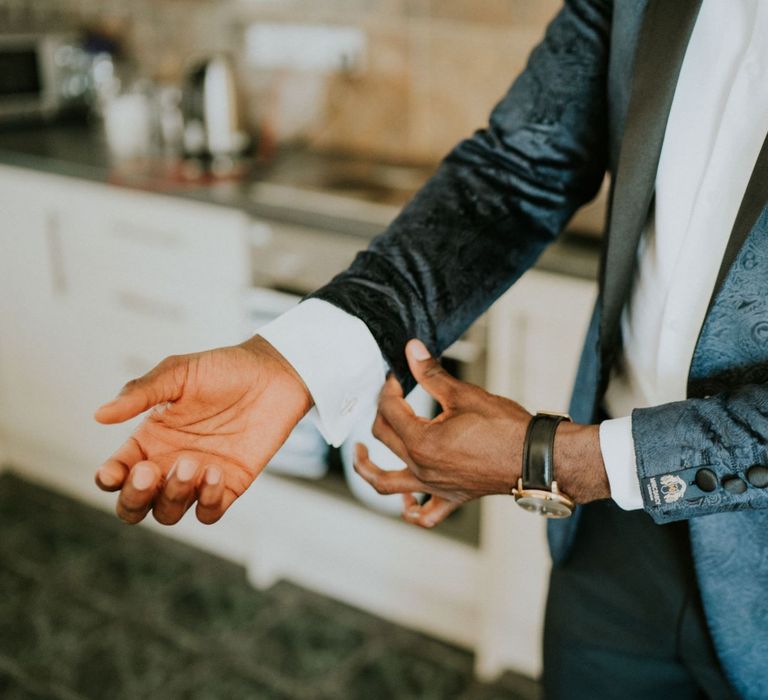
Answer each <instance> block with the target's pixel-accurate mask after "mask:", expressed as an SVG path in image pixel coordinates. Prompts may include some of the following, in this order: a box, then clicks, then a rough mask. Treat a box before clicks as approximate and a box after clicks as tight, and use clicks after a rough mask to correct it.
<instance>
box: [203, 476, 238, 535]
mask: <svg viewBox="0 0 768 700" xmlns="http://www.w3.org/2000/svg"><path fill="white" fill-rule="evenodd" d="M234 500H235V495H234V493H233V492H232V491H228V490H227V488H226V484H225V482H224V474H223V473H222V471H221V469H219V468H218V467H216V466H210V467H208V468H207V469H206V470H205V474H204V476H203V482H202V484H201V486H200V494H199V496H198V498H197V509H196V515H197V519H198V520H199V521H200V522H201V523H205V524H206V525H212V524H213V523H215V522H216V521H217V520H219V518H221V516H222V515H224V513H225V511H226V510H227V508H229V506H231V505H232V503H233V501H234Z"/></svg>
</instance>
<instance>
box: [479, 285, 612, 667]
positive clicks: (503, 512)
mask: <svg viewBox="0 0 768 700" xmlns="http://www.w3.org/2000/svg"><path fill="white" fill-rule="evenodd" d="M596 294H597V285H596V284H595V283H594V282H590V281H586V280H581V279H577V278H574V277H569V276H566V275H558V274H551V273H546V272H540V271H538V270H533V271H531V272H529V273H527V274H526V275H525V276H524V277H523V279H521V280H520V281H519V282H518V283H517V284H516V285H515V286H514V287H513V288H512V289H511V290H510V291H509V292H507V294H505V295H504V296H503V297H502V298H501V299H500V300H499V301H498V302H497V303H496V304H495V305H494V306H493V308H492V309H491V311H490V314H489V320H488V328H489V339H488V340H489V358H488V378H487V385H488V389H489V390H490V391H492V392H494V393H497V394H501V395H503V396H508V397H510V398H512V399H514V400H516V401H518V402H519V403H521V404H522V405H523V406H525V407H526V408H527V409H528V410H529V411H531V412H535V411H537V410H545V411H546V410H549V411H557V412H565V411H567V409H568V403H569V398H570V394H571V389H572V387H573V382H574V379H575V377H576V369H577V366H578V360H579V355H580V352H581V347H582V344H583V341H584V336H585V334H586V330H587V326H588V324H589V317H590V314H591V311H592V306H593V304H594V301H595V297H596ZM481 549H482V557H483V565H482V571H483V574H482V577H481V579H482V581H483V582H484V586H483V591H482V593H481V596H482V600H483V603H482V609H481V613H480V618H481V621H480V629H479V631H478V640H477V647H476V648H477V662H476V663H477V672H478V675H480V676H481V677H485V678H493V677H494V676H496V675H497V674H498V673H499V672H501V671H502V670H503V669H505V668H512V669H515V670H518V671H522V672H525V673H528V674H532V675H536V674H538V673H539V671H540V669H541V635H542V624H543V615H544V604H545V599H546V593H547V588H548V583H547V582H548V577H549V568H550V559H549V553H548V549H547V545H546V531H545V520H544V519H543V518H541V517H539V516H536V515H533V514H531V513H528V512H526V511H523V510H522V509H521V508H519V507H518V506H517V505H516V504H515V503H514V501H513V499H512V498H508V497H503V496H496V497H493V498H487V499H485V500H484V502H483V510H482V543H481Z"/></svg>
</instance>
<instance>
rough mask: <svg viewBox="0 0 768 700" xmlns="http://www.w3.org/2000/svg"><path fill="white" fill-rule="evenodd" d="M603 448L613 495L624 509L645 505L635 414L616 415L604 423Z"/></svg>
mask: <svg viewBox="0 0 768 700" xmlns="http://www.w3.org/2000/svg"><path fill="white" fill-rule="evenodd" d="M600 449H601V451H602V453H603V462H605V471H606V473H607V474H608V483H609V485H610V487H611V498H613V500H614V501H615V502H616V504H617V505H618V506H619V507H620V508H623V509H624V510H638V509H640V508H642V507H643V496H642V493H641V492H640V482H639V481H638V478H637V463H636V461H635V442H634V439H633V437H632V417H631V416H626V417H625V418H613V419H611V420H605V421H603V422H602V423H601V424H600Z"/></svg>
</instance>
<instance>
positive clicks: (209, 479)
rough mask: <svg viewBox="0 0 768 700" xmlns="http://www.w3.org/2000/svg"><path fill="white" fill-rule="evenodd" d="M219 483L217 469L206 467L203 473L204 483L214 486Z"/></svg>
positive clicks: (219, 477) (219, 476)
mask: <svg viewBox="0 0 768 700" xmlns="http://www.w3.org/2000/svg"><path fill="white" fill-rule="evenodd" d="M220 481H221V471H220V470H219V468H218V467H208V469H207V470H206V472H205V483H206V484H210V485H211V486H216V484H218V483H219V482H220Z"/></svg>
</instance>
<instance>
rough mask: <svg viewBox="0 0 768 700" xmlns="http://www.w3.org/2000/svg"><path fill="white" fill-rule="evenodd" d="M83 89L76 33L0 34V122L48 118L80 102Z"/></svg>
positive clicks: (82, 58) (83, 73)
mask: <svg viewBox="0 0 768 700" xmlns="http://www.w3.org/2000/svg"><path fill="white" fill-rule="evenodd" d="M87 89H88V68H87V61H86V57H85V54H84V52H83V51H82V50H81V49H80V45H79V41H78V38H77V36H76V35H73V34H59V33H44V34H0V122H10V121H23V120H27V119H36V118H37V119H39V118H42V119H50V118H52V117H55V116H57V115H58V114H60V113H61V112H63V111H65V110H67V109H69V108H70V107H73V106H75V105H79V104H82V100H83V99H84V95H85V94H86V91H87Z"/></svg>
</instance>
